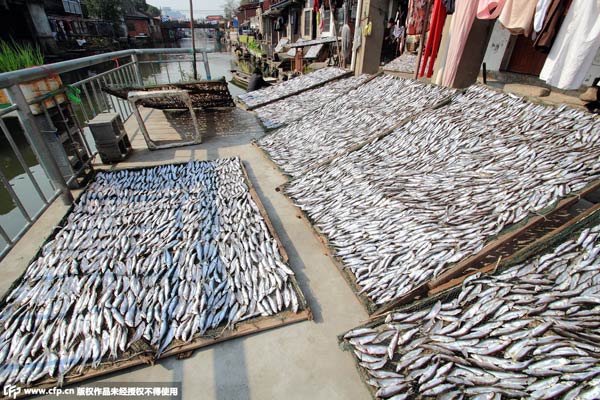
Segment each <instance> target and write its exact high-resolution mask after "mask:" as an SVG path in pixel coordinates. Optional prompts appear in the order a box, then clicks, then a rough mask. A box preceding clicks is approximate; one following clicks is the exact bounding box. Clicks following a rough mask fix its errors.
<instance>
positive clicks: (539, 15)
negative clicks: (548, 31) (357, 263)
mask: <svg viewBox="0 0 600 400" xmlns="http://www.w3.org/2000/svg"><path fill="white" fill-rule="evenodd" d="M551 2H552V0H539V1H538V3H537V5H536V6H535V16H534V17H533V30H534V31H535V32H539V31H541V30H542V28H543V27H544V18H546V12H548V7H549V6H550V3H551Z"/></svg>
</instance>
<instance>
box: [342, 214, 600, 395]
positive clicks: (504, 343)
mask: <svg viewBox="0 0 600 400" xmlns="http://www.w3.org/2000/svg"><path fill="white" fill-rule="evenodd" d="M598 232H600V225H599V226H596V227H595V228H593V229H591V230H590V229H587V230H585V231H583V232H582V233H581V234H580V235H579V236H578V237H577V238H576V240H569V241H566V242H564V243H563V244H561V245H560V246H558V247H557V248H556V249H554V251H551V252H548V253H547V254H544V255H542V256H541V257H536V258H533V259H532V260H531V261H529V262H527V263H524V264H522V265H517V266H514V267H511V268H509V269H507V270H505V271H504V272H502V273H500V274H497V275H495V276H484V277H480V276H479V274H476V275H474V276H472V277H470V278H467V280H465V282H464V284H463V286H462V290H460V291H459V292H458V296H457V297H456V298H454V299H452V300H446V301H443V302H442V301H438V302H435V303H434V304H432V305H429V306H427V307H425V308H423V309H420V310H419V311H413V312H406V311H402V310H401V311H399V312H394V313H391V314H389V315H388V316H387V317H386V319H385V323H383V322H382V323H381V324H378V325H376V326H373V327H370V328H359V329H355V330H353V331H350V332H349V333H347V334H346V335H345V338H346V339H347V340H348V342H349V344H350V345H351V348H352V350H353V351H354V354H355V355H356V357H357V359H358V361H359V363H360V365H361V366H362V367H363V368H364V369H365V370H366V373H367V375H368V380H367V383H368V384H369V385H372V386H374V387H375V388H376V390H377V397H380V398H393V399H397V400H400V399H408V398H426V397H430V398H433V397H436V396H437V398H438V399H461V398H477V399H500V398H510V399H516V398H528V399H550V398H559V396H561V397H560V398H562V399H582V400H583V399H598V398H600V347H599V346H598V344H599V343H600V335H598V333H597V332H598V328H600V307H599V304H600V274H599V270H600V256H599V254H600V240H599V237H598Z"/></svg>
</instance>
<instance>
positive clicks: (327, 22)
mask: <svg viewBox="0 0 600 400" xmlns="http://www.w3.org/2000/svg"><path fill="white" fill-rule="evenodd" d="M323 21H324V25H323V33H322V34H321V36H323V37H329V36H333V32H331V10H329V9H326V10H325V18H323ZM317 34H318V33H317Z"/></svg>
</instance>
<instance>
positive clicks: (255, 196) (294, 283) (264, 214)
mask: <svg viewBox="0 0 600 400" xmlns="http://www.w3.org/2000/svg"><path fill="white" fill-rule="evenodd" d="M240 164H241V167H242V172H243V174H244V180H245V183H246V185H247V186H248V191H249V192H250V196H251V197H252V200H254V202H255V203H256V206H257V207H258V210H259V212H260V214H261V216H262V217H263V220H264V221H265V224H266V225H267V229H269V232H270V233H271V236H273V239H275V242H276V243H277V248H278V249H279V252H280V253H281V256H282V258H283V261H284V262H285V263H286V264H288V266H289V256H288V254H287V251H286V250H285V247H284V245H283V243H282V242H281V239H280V238H279V235H278V234H277V231H276V230H275V227H274V226H273V223H272V222H271V219H270V218H269V214H268V213H267V210H266V209H265V207H264V205H263V203H262V201H261V200H260V196H259V195H258V193H257V192H256V189H255V188H254V185H253V184H252V180H250V176H249V175H248V171H247V170H246V167H245V165H244V162H243V161H242V160H241V159H240ZM288 279H289V281H290V283H291V284H292V286H293V287H294V290H295V291H296V296H297V297H298V300H299V301H300V303H301V304H300V305H301V309H304V310H307V311H308V319H309V320H311V321H312V319H313V315H312V311H311V310H310V307H309V305H308V301H306V297H305V296H304V293H303V292H302V290H301V288H300V285H299V284H298V281H297V280H296V277H295V276H290V277H288Z"/></svg>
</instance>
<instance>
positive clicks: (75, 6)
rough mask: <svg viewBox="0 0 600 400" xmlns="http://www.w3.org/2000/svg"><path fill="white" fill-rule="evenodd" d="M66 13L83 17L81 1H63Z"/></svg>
mask: <svg viewBox="0 0 600 400" xmlns="http://www.w3.org/2000/svg"><path fill="white" fill-rule="evenodd" d="M62 3H63V7H64V9H65V12H68V13H71V14H79V15H81V2H80V1H79V0H63V2H62Z"/></svg>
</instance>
